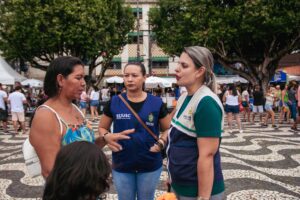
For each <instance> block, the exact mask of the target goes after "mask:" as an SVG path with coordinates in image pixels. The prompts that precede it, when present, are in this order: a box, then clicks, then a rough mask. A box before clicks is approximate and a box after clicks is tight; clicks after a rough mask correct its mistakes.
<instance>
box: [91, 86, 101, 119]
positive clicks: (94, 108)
mask: <svg viewBox="0 0 300 200" xmlns="http://www.w3.org/2000/svg"><path fill="white" fill-rule="evenodd" d="M99 103H100V93H99V89H98V87H97V86H93V90H92V92H91V94H90V109H91V117H92V121H96V119H97V118H98V116H99V114H98V106H99Z"/></svg>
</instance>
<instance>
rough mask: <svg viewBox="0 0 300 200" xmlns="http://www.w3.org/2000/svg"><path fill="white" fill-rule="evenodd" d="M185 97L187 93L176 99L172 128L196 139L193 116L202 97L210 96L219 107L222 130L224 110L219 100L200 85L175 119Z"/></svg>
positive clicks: (204, 86) (205, 87)
mask: <svg viewBox="0 0 300 200" xmlns="http://www.w3.org/2000/svg"><path fill="white" fill-rule="evenodd" d="M186 96H187V93H184V94H182V95H181V96H180V98H179V99H178V102H177V105H176V113H175V115H174V117H173V119H172V122H171V124H172V126H173V127H175V128H177V129H178V130H179V131H182V132H183V133H185V134H187V135H189V136H191V137H197V134H196V128H195V124H194V114H195V112H196V110H197V107H198V104H199V103H200V101H201V100H202V98H203V97H206V96H210V97H211V98H213V99H214V100H215V101H216V102H217V104H218V105H219V107H220V109H221V110H222V125H221V127H222V130H223V128H224V109H223V105H222V103H221V101H220V99H219V97H218V96H217V95H216V94H215V93H213V92H212V91H211V90H210V89H209V88H208V87H207V86H206V85H202V86H201V87H200V88H199V89H198V90H197V91H196V92H195V94H194V95H193V97H192V99H191V100H190V102H189V103H188V105H187V106H186V108H185V109H184V111H183V112H182V113H181V115H180V116H179V118H177V114H178V112H179V110H180V108H181V106H182V104H183V102H184V100H185V98H186Z"/></svg>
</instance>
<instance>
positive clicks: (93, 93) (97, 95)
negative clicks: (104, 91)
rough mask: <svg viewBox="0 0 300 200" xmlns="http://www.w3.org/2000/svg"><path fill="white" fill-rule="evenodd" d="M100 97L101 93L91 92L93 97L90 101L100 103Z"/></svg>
mask: <svg viewBox="0 0 300 200" xmlns="http://www.w3.org/2000/svg"><path fill="white" fill-rule="evenodd" d="M99 97H100V94H99V92H96V91H95V90H93V91H92V92H91V96H90V99H91V100H96V101H99Z"/></svg>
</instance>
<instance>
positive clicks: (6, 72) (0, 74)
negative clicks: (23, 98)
mask: <svg viewBox="0 0 300 200" xmlns="http://www.w3.org/2000/svg"><path fill="white" fill-rule="evenodd" d="M25 79H26V78H25V77H24V76H22V75H20V74H19V73H18V72H16V71H15V70H13V68H11V66H10V65H9V64H8V63H7V62H6V61H5V60H4V59H3V58H2V57H1V56H0V83H2V84H5V85H14V84H15V82H16V81H19V82H21V81H23V80H25Z"/></svg>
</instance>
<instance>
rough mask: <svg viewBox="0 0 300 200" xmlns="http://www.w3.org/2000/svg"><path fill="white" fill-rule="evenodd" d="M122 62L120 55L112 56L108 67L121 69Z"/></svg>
mask: <svg viewBox="0 0 300 200" xmlns="http://www.w3.org/2000/svg"><path fill="white" fill-rule="evenodd" d="M121 68H122V62H121V58H120V57H114V58H113V59H112V61H111V63H110V65H109V69H121Z"/></svg>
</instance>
